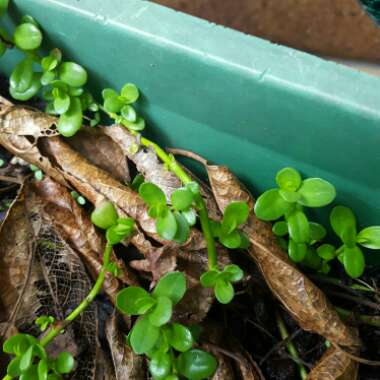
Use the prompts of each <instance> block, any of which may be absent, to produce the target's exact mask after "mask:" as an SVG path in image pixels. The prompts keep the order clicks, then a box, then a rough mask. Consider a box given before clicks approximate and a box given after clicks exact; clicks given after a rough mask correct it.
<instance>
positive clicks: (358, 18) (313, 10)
mask: <svg viewBox="0 0 380 380" xmlns="http://www.w3.org/2000/svg"><path fill="white" fill-rule="evenodd" d="M154 1H155V2H157V3H160V4H163V5H166V6H169V7H171V8H174V9H177V10H181V11H184V12H187V13H190V14H193V15H195V16H198V17H201V18H205V19H208V20H210V21H213V22H215V23H217V24H221V25H225V26H228V27H231V28H234V29H238V30H240V31H243V32H245V33H249V34H254V35H257V36H260V37H264V38H266V39H269V40H271V41H273V42H278V43H281V44H285V45H288V46H292V47H295V48H297V49H301V50H306V51H311V52H314V53H317V54H320V55H328V56H335V57H343V58H354V59H358V58H359V59H365V60H370V61H376V62H380V28H378V27H377V26H376V25H375V24H374V23H373V21H372V20H371V19H370V18H369V17H368V16H367V15H366V14H365V12H364V11H363V10H362V9H361V7H360V6H359V4H358V2H357V0H154Z"/></svg>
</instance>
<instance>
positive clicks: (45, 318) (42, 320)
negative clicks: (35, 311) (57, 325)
mask: <svg viewBox="0 0 380 380" xmlns="http://www.w3.org/2000/svg"><path fill="white" fill-rule="evenodd" d="M54 321H55V318H54V317H52V316H51V315H41V316H39V317H38V318H37V319H36V320H35V322H34V323H35V324H36V325H37V326H38V327H39V328H40V330H41V331H45V330H46V329H47V328H48V327H49V325H51V324H52V323H54Z"/></svg>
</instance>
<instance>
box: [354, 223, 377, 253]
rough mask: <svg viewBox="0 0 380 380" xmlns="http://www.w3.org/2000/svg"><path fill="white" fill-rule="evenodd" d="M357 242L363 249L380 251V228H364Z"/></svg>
mask: <svg viewBox="0 0 380 380" xmlns="http://www.w3.org/2000/svg"><path fill="white" fill-rule="evenodd" d="M356 241H357V242H358V243H359V244H361V245H362V246H363V247H366V248H370V249H380V226H372V227H367V228H364V229H363V230H361V231H360V232H359V233H358V236H357V240H356Z"/></svg>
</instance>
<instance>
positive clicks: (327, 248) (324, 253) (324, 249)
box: [317, 244, 336, 261]
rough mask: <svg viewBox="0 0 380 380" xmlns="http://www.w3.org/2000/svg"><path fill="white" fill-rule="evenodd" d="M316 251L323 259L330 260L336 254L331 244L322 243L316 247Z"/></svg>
mask: <svg viewBox="0 0 380 380" xmlns="http://www.w3.org/2000/svg"><path fill="white" fill-rule="evenodd" d="M317 253H318V256H319V257H321V258H322V259H323V260H326V261H330V260H332V259H334V258H335V256H336V249H335V247H334V246H333V245H331V244H322V245H321V246H320V247H318V248H317Z"/></svg>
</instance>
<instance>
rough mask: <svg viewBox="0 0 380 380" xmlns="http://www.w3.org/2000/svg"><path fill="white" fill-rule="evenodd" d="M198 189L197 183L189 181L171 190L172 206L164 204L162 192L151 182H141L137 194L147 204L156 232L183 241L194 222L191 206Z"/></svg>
mask: <svg viewBox="0 0 380 380" xmlns="http://www.w3.org/2000/svg"><path fill="white" fill-rule="evenodd" d="M197 191H199V187H198V185H197V184H195V182H194V183H190V184H188V185H186V186H185V187H183V188H180V189H178V190H176V191H174V192H173V194H172V196H171V203H172V207H169V206H168V205H167V204H166V197H165V194H164V192H163V191H162V190H161V189H160V188H159V187H158V186H156V185H154V184H153V183H148V182H145V183H142V184H141V185H140V187H139V194H140V196H141V198H142V199H143V200H144V202H145V203H146V204H147V205H148V206H149V210H148V213H149V216H150V217H152V218H153V219H155V221H156V229H157V233H158V234H159V235H160V236H161V237H162V238H163V239H166V240H174V241H176V242H177V243H180V244H182V243H184V242H185V241H186V240H187V239H188V237H189V233H190V227H191V226H192V225H194V224H195V223H196V212H195V210H194V208H193V205H194V200H195V195H196V193H195V192H197Z"/></svg>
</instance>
